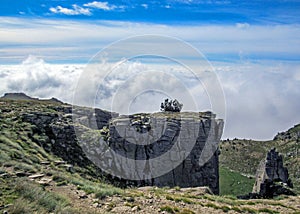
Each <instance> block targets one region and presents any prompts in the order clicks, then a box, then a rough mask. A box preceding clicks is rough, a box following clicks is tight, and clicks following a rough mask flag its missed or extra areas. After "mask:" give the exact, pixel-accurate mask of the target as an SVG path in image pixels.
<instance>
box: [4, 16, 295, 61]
mask: <svg viewBox="0 0 300 214" xmlns="http://www.w3.org/2000/svg"><path fill="white" fill-rule="evenodd" d="M242 25H243V26H247V24H242ZM82 32H85V33H84V34H83V33H82ZM137 34H157V35H166V36H174V37H177V38H180V39H183V40H184V41H188V42H190V43H191V44H192V45H193V46H195V47H196V48H198V49H199V50H200V51H202V52H203V53H204V54H217V55H222V56H226V55H230V56H236V57H238V56H239V55H240V53H243V57H244V58H247V56H248V55H254V56H255V57H258V58H260V56H261V55H262V56H263V57H276V58H278V57H280V56H284V57H289V56H292V57H294V58H295V56H299V55H300V49H299V48H298V47H299V46H300V37H299V35H300V26H298V25H277V26H257V25H251V26H249V27H241V26H240V27H239V26H235V25H232V26H218V25H210V26H182V25H178V26H176V25H172V26H167V25H159V24H144V23H133V22H113V21H93V22H88V21H85V22H83V21H60V22H59V23H58V22H57V21H55V20H37V19H36V20H34V19H33V20H31V22H30V23H29V22H28V20H26V19H17V18H14V19H12V18H5V17H1V18H0V43H1V44H4V46H2V49H1V55H0V57H1V58H2V57H11V58H14V57H15V56H16V57H19V58H24V56H25V55H28V54H35V55H44V56H45V57H47V56H48V53H50V52H51V53H53V54H52V55H51V57H52V56H53V57H55V55H57V58H58V59H60V58H61V48H63V49H64V50H65V52H64V56H65V57H68V56H72V55H74V54H75V55H78V56H80V55H82V56H83V57H85V56H87V55H88V56H91V55H93V54H95V53H96V52H97V51H98V50H100V49H101V48H103V47H104V46H106V45H108V44H110V43H111V42H115V41H117V40H119V39H123V38H126V37H130V36H134V35H137ZM24 35H31V36H30V37H25V36H24ZM5 44H17V45H18V46H11V45H8V46H7V47H6V46H5ZM274 44H276V45H274ZM23 46H24V47H23ZM47 48H49V51H47ZM55 48H56V49H57V51H56V53H55V51H54V49H55ZM66 49H68V50H66ZM34 50H35V51H36V53H35V52H32V51H34ZM22 54H23V55H22ZM222 56H221V57H222ZM83 57H82V58H83ZM46 59H48V58H46ZM51 59H52V58H51ZM75 59H77V57H75ZM0 60H1V59H0ZM86 60H88V59H86Z"/></svg>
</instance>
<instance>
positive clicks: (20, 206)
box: [8, 197, 33, 214]
mask: <svg viewBox="0 0 300 214" xmlns="http://www.w3.org/2000/svg"><path fill="white" fill-rule="evenodd" d="M8 213H11V214H20V213H22V214H31V213H33V210H32V207H31V206H30V204H29V203H28V201H27V200H25V199H24V198H22V197H21V198H18V199H17V200H15V201H14V203H13V205H12V206H11V207H9V209H8Z"/></svg>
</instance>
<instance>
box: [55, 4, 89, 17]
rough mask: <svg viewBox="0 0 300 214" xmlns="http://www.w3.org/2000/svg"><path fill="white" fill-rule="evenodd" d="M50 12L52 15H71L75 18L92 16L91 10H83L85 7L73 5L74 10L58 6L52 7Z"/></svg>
mask: <svg viewBox="0 0 300 214" xmlns="http://www.w3.org/2000/svg"><path fill="white" fill-rule="evenodd" d="M49 10H50V11H51V12H52V13H59V14H64V15H71V16H74V15H87V16H90V15H92V13H91V11H90V9H89V8H83V7H80V6H78V5H77V4H73V5H72V9H70V8H65V7H62V6H57V7H51V8H50V9H49Z"/></svg>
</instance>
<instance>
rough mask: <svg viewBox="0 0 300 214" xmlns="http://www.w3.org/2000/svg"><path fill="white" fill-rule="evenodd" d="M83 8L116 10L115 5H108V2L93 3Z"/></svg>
mask: <svg viewBox="0 0 300 214" xmlns="http://www.w3.org/2000/svg"><path fill="white" fill-rule="evenodd" d="M83 6H85V7H92V8H97V9H101V10H114V9H116V8H118V7H117V6H116V5H110V4H108V2H99V1H93V2H89V3H86V4H84V5H83Z"/></svg>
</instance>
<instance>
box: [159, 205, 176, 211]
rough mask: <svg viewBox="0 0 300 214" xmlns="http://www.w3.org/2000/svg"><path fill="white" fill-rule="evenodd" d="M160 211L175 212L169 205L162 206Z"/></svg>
mask: <svg viewBox="0 0 300 214" xmlns="http://www.w3.org/2000/svg"><path fill="white" fill-rule="evenodd" d="M160 211H162V212H163V211H166V212H168V213H175V212H174V210H173V208H172V207H170V206H163V207H161V208H160Z"/></svg>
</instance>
